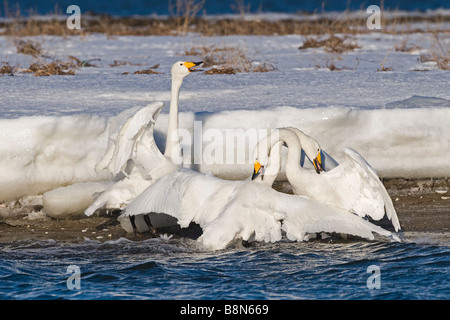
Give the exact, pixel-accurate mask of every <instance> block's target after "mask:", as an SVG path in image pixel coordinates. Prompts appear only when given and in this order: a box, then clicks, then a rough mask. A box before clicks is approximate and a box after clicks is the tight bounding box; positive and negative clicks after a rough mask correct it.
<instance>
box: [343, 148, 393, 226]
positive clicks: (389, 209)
mask: <svg viewBox="0 0 450 320" xmlns="http://www.w3.org/2000/svg"><path fill="white" fill-rule="evenodd" d="M344 152H345V154H347V155H348V156H349V157H350V158H351V159H352V160H353V161H354V162H355V163H357V164H358V165H359V168H360V170H364V171H365V172H367V177H368V180H369V181H370V182H369V186H371V187H372V190H371V191H372V192H371V193H372V194H374V193H376V194H378V195H381V197H382V203H383V205H384V208H385V210H386V215H387V217H388V219H389V220H391V221H392V225H393V226H394V228H395V231H398V230H400V222H399V220H398V217H397V213H396V211H395V208H394V205H393V203H392V199H391V197H390V196H389V194H388V193H387V191H386V188H385V187H384V185H383V183H382V182H381V180H380V178H379V177H378V174H377V172H376V171H375V169H373V168H372V166H371V165H370V164H369V163H368V162H367V161H366V160H365V159H364V158H363V157H362V156H361V155H360V154H359V153H358V152H356V151H355V150H353V149H351V148H344ZM382 217H383V216H381V218H382ZM381 218H380V219H381ZM374 219H375V218H374Z"/></svg>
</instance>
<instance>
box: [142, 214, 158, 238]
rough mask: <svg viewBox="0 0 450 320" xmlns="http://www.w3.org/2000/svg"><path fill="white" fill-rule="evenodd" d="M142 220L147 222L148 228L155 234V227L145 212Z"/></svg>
mask: <svg viewBox="0 0 450 320" xmlns="http://www.w3.org/2000/svg"><path fill="white" fill-rule="evenodd" d="M144 221H145V224H147V227H148V229H149V230H150V232H151V233H153V234H156V229H155V227H154V226H153V225H152V223H151V222H150V217H149V216H148V215H147V214H145V215H144Z"/></svg>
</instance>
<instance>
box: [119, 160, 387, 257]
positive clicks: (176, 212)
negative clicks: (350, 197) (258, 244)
mask: <svg viewBox="0 0 450 320" xmlns="http://www.w3.org/2000/svg"><path fill="white" fill-rule="evenodd" d="M278 160H279V159H278ZM271 165H272V166H274V167H275V168H276V167H277V166H278V167H279V162H277V159H276V158H273V159H272V162H271ZM267 169H268V171H270V167H268V168H267ZM272 182H273V180H272V179H271V178H269V177H266V178H264V179H263V178H262V176H259V177H256V178H255V179H254V180H253V181H252V180H250V179H246V180H243V181H229V180H223V179H220V178H217V177H214V176H212V175H207V174H203V173H199V172H196V171H192V170H189V169H186V168H181V169H179V170H177V171H175V172H172V173H170V174H168V175H166V176H164V177H163V178H161V179H159V180H158V181H156V182H155V183H154V184H152V185H151V186H150V187H149V188H147V189H146V190H145V191H144V192H142V193H141V194H140V195H139V196H138V197H136V199H134V200H133V201H132V202H131V203H130V204H129V205H128V207H127V208H126V209H125V211H124V213H123V214H122V215H121V216H120V217H119V221H120V222H121V225H122V227H123V228H124V229H125V230H126V231H128V232H132V228H131V224H130V220H129V217H130V216H136V218H137V217H142V216H144V215H145V214H147V213H150V214H149V216H150V220H152V224H153V225H154V224H155V223H154V221H153V219H154V218H156V217H157V215H156V213H164V214H166V215H169V216H171V217H174V218H175V219H177V221H178V224H179V225H180V226H181V227H182V228H184V227H188V226H189V224H190V223H191V222H195V223H197V224H199V225H200V226H201V227H202V229H203V234H202V236H201V237H200V238H199V239H198V241H199V242H200V243H201V244H202V245H203V246H204V247H206V248H208V249H212V250H217V249H223V248H225V247H227V246H228V245H229V244H230V243H232V242H233V241H234V240H237V239H242V240H249V239H254V240H256V241H266V242H275V241H279V240H280V239H281V236H282V231H284V232H286V236H287V238H288V239H290V240H293V241H295V240H296V241H303V240H305V239H307V238H306V237H305V236H306V234H307V233H315V232H321V231H324V232H337V233H345V234H351V235H356V236H360V237H364V238H367V239H373V238H374V236H373V234H372V233H373V232H376V233H378V234H380V235H383V236H392V234H391V233H390V232H389V231H386V230H384V229H382V228H380V227H378V226H375V225H373V224H372V223H370V222H368V221H366V220H364V219H362V218H360V217H358V216H356V215H350V214H348V213H347V212H346V211H344V210H341V209H337V208H334V207H331V206H328V205H325V204H322V203H319V202H317V201H314V200H310V199H308V198H306V197H302V196H297V195H289V194H285V193H280V192H277V191H275V190H273V189H272V188H271V187H270V186H271V184H272ZM133 219H134V218H133ZM137 227H138V229H140V228H141V229H140V230H141V231H144V230H147V229H148V228H147V227H146V226H145V225H143V224H141V226H139V225H137Z"/></svg>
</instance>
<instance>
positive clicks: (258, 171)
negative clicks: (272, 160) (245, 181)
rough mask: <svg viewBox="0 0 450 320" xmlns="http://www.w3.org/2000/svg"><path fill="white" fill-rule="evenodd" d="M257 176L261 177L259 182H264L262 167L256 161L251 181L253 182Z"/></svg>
mask: <svg viewBox="0 0 450 320" xmlns="http://www.w3.org/2000/svg"><path fill="white" fill-rule="evenodd" d="M259 176H261V180H264V166H263V165H261V163H260V162H259V161H258V159H256V160H255V163H254V164H253V175H252V180H255V179H256V178H257V177H259Z"/></svg>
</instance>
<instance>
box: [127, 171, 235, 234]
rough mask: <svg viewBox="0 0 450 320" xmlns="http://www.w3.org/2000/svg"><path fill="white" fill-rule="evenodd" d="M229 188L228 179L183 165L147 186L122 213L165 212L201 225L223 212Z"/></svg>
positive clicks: (184, 224) (184, 222) (183, 223)
mask: <svg viewBox="0 0 450 320" xmlns="http://www.w3.org/2000/svg"><path fill="white" fill-rule="evenodd" d="M230 187H231V185H230V183H229V181H224V180H221V179H219V178H216V177H213V176H207V175H204V174H202V173H199V172H195V171H192V170H188V169H183V168H182V169H180V170H178V171H175V172H172V173H170V174H168V175H166V176H164V177H162V178H161V179H159V180H158V181H156V182H155V183H154V184H152V185H151V186H150V187H148V188H147V189H146V190H145V191H144V192H142V193H141V194H140V195H139V196H138V197H136V198H135V199H134V200H133V201H131V202H130V204H129V205H128V207H127V208H126V210H125V212H124V213H123V216H130V215H140V214H146V213H165V214H167V215H170V216H172V217H174V218H176V219H178V223H179V224H180V226H181V227H187V226H189V223H190V222H197V223H198V224H200V226H202V225H204V224H205V223H207V222H208V221H210V220H211V219H213V218H214V217H215V216H217V215H218V214H219V213H220V211H221V209H222V208H223V206H222V203H226V202H227V200H228V199H227V195H228V194H229V193H230V192H231V191H232V188H230Z"/></svg>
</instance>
